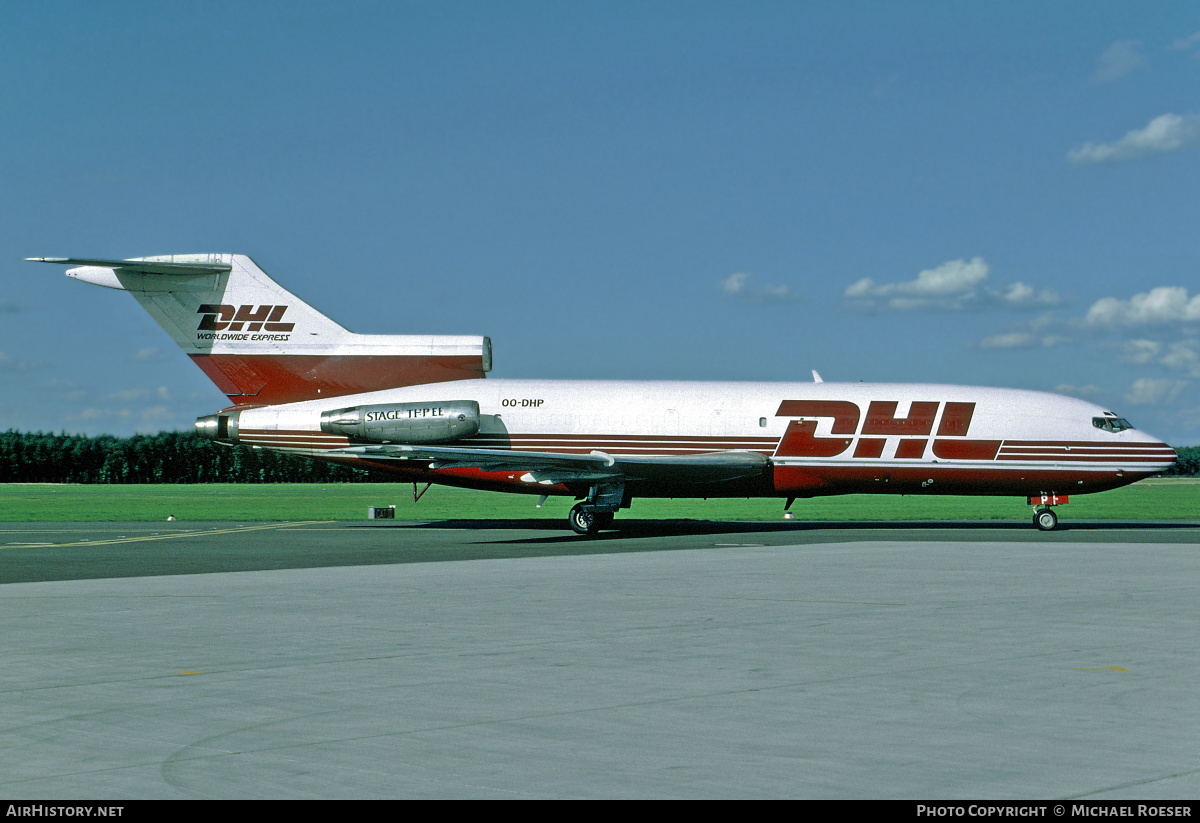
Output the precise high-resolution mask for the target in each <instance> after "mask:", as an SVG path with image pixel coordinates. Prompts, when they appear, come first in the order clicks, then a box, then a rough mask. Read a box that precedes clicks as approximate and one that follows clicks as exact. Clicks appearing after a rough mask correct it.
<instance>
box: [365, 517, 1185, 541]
mask: <svg viewBox="0 0 1200 823" xmlns="http://www.w3.org/2000/svg"><path fill="white" fill-rule="evenodd" d="M355 525H356V526H357V527H360V528H383V529H405V528H422V529H447V530H468V531H472V532H476V533H478V534H479V535H480V536H481V537H486V536H489V535H495V533H497V532H505V531H535V532H550V533H553V534H547V535H546V536H545V537H542V536H538V537H519V538H511V539H508V540H497V541H495V542H498V543H547V542H579V541H581V540H582V541H588V542H593V541H605V540H620V539H625V540H628V539H634V540H637V539H649V538H661V537H690V536H704V535H747V534H783V533H789V532H792V533H795V532H867V531H880V530H885V531H895V532H906V531H907V532H916V531H934V532H951V531H964V530H965V531H970V532H974V533H978V532H981V531H999V532H1018V533H1029V534H1039V532H1038V531H1037V530H1036V529H1035V528H1034V527H1033V526H1032V525H1031V524H1030V523H1029V522H1028V521H1027V520H1018V521H1006V520H1005V521H1000V520H990V521H988V520H980V521H965V520H958V521H947V520H904V521H877V520H845V521H828V520H826V521H803V520H792V521H785V522H781V523H764V522H756V521H714V520H636V519H627V520H621V519H618V520H617V521H616V523H614V525H613V527H612V528H611V529H607V530H605V531H602V532H600V533H599V534H595V535H591V536H587V537H584V536H581V535H577V534H575V533H573V532H572V531H570V529H569V527H567V526H566V524H564V523H562V522H560V521H559V520H545V519H533V518H529V519H508V520H470V519H456V520H438V521H415V522H412V521H406V522H402V523H388V524H386V525H384V524H378V523H370V524H366V523H362V524H355ZM1197 527H1200V523H1196V522H1161V521H1137V520H1131V521H1111V520H1100V521H1096V520H1093V521H1079V522H1061V521H1060V522H1059V525H1058V528H1057V529H1055V531H1054V532H1051V533H1040V534H1042V535H1044V536H1050V535H1052V534H1058V533H1065V532H1072V531H1075V532H1100V531H1114V530H1136V531H1148V530H1189V529H1196V528H1197ZM496 536H499V535H496Z"/></svg>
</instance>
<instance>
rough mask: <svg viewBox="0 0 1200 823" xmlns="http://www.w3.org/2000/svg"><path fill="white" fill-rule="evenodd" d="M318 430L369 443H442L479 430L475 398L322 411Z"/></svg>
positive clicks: (467, 435) (382, 404) (477, 407)
mask: <svg viewBox="0 0 1200 823" xmlns="http://www.w3.org/2000/svg"><path fill="white" fill-rule="evenodd" d="M321 431H323V432H326V433H327V434H342V435H345V436H346V437H349V438H351V439H352V440H363V441H367V442H370V443H389V442H390V443H445V442H448V441H450V440H457V439H459V438H460V437H470V436H471V435H473V434H475V433H476V432H477V431H479V404H478V403H476V402H475V401H474V400H449V401H445V402H432V403H380V404H378V405H374V406H351V407H350V408H346V409H335V410H333V411H327V412H323V413H322V414H321Z"/></svg>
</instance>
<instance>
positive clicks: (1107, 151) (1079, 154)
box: [1067, 113, 1200, 164]
mask: <svg viewBox="0 0 1200 823" xmlns="http://www.w3.org/2000/svg"><path fill="white" fill-rule="evenodd" d="M1198 141H1200V114H1170V113H1168V114H1163V115H1160V116H1158V117H1155V118H1154V119H1153V120H1151V121H1150V122H1149V124H1147V125H1146V127H1145V128H1143V129H1135V130H1133V131H1131V132H1128V133H1127V134H1126V135H1125V136H1124V137H1122V138H1121V139H1120V140H1117V141H1115V142H1113V143H1084V144H1083V145H1082V146H1080V147H1078V148H1075V149H1071V151H1070V152H1068V153H1067V159H1068V160H1069V161H1070V162H1072V163H1077V164H1085V163H1116V162H1119V161H1122V160H1134V159H1136V158H1139V157H1149V156H1151V155H1154V154H1164V153H1166V152H1171V151H1177V150H1179V149H1182V148H1184V147H1185V146H1188V145H1191V144H1192V143H1195V142H1198Z"/></svg>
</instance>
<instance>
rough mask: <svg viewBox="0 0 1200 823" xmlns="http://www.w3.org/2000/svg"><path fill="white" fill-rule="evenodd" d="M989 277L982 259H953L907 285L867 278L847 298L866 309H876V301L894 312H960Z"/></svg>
mask: <svg viewBox="0 0 1200 823" xmlns="http://www.w3.org/2000/svg"><path fill="white" fill-rule="evenodd" d="M987 276H988V266H987V263H985V262H983V258H981V257H976V258H975V259H973V260H971V261H970V262H967V261H966V260H950V261H949V262H946V263H943V264H942V265H940V266H938V267H937V268H933V269H925V270H924V271H922V272H920V273H919V274H918V275H917V279H916V280H909V281H907V282H904V283H876V282H875V281H874V280H872V279H871V278H870V277H864V278H863V279H862V280H859V281H858V282H857V283H855V284H854V285H852V286H850V288H848V289H846V293H845V297H846V298H847V299H848V300H853V301H856V302H857V303H859V304H860V305H865V306H866V307H871V306H874V305H875V301H883V302H884V303H885V305H886V306H887V307H888V308H893V309H916V308H926V307H937V308H952V309H958V308H962V306H963V304H964V303H965V301H967V300H969V299H970V298H972V297H974V296H975V288H976V287H977V286H979V285H980V284H981V283H983V281H984V280H986V279H987Z"/></svg>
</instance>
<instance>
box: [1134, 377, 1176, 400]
mask: <svg viewBox="0 0 1200 823" xmlns="http://www.w3.org/2000/svg"><path fill="white" fill-rule="evenodd" d="M1187 384H1188V381H1186V380H1170V379H1168V378H1165V377H1162V378H1153V377H1139V378H1138V379H1137V380H1134V381H1133V385H1131V386H1130V387H1129V391H1127V392H1125V399H1126V400H1127V401H1128V402H1130V403H1133V404H1134V405H1136V406H1156V405H1158V404H1159V403H1162V402H1163V401H1164V400H1165V401H1166V402H1168V403H1169V402H1171V401H1172V400H1174V399H1175V395H1177V394H1179V392H1180V391H1181V390H1182V389H1183V387H1184V386H1186V385H1187Z"/></svg>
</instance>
